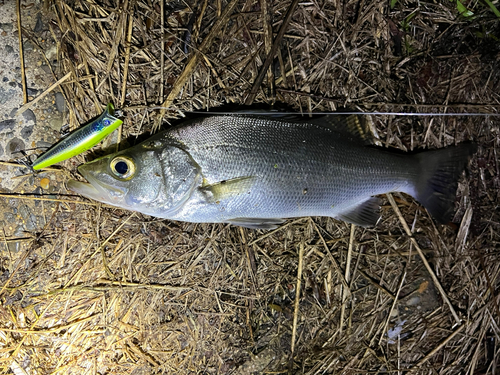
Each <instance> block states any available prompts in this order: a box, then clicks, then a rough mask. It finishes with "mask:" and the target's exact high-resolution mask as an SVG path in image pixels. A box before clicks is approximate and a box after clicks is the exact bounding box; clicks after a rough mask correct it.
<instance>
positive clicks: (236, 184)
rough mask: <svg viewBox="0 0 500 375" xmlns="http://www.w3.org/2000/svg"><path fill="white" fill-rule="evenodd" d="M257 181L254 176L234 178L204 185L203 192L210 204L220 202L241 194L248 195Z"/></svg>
mask: <svg viewBox="0 0 500 375" xmlns="http://www.w3.org/2000/svg"><path fill="white" fill-rule="evenodd" d="M255 181H256V177H254V176H245V177H238V178H233V179H230V180H224V181H219V182H216V183H214V184H205V183H204V184H203V186H202V187H201V188H200V190H201V192H202V193H203V194H204V195H205V196H206V198H207V201H209V202H219V201H222V200H224V199H227V198H231V197H235V196H237V195H241V194H248V193H249V192H250V190H251V189H252V186H253V185H254V183H255Z"/></svg>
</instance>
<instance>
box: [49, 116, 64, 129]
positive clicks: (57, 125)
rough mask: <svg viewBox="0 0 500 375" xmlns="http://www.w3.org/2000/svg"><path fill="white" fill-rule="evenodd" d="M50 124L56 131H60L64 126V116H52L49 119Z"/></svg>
mask: <svg viewBox="0 0 500 375" xmlns="http://www.w3.org/2000/svg"><path fill="white" fill-rule="evenodd" d="M49 125H50V127H51V128H52V129H53V130H55V131H56V132H58V131H60V130H61V128H62V126H63V118H62V116H56V117H52V118H51V119H50V120H49Z"/></svg>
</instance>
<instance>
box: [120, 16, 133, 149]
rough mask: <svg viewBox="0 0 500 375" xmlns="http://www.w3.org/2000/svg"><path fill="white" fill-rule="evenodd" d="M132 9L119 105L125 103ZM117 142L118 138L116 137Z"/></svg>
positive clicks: (130, 18)
mask: <svg viewBox="0 0 500 375" xmlns="http://www.w3.org/2000/svg"><path fill="white" fill-rule="evenodd" d="M131 8H132V11H131V13H130V14H129V15H128V32H127V47H126V48H125V66H124V67H123V82H122V95H121V98H120V107H123V104H124V103H125V92H126V90H127V77H128V65H129V63H130V48H131V46H132V29H133V28H132V27H133V24H134V7H131ZM118 143H120V140H119V139H118Z"/></svg>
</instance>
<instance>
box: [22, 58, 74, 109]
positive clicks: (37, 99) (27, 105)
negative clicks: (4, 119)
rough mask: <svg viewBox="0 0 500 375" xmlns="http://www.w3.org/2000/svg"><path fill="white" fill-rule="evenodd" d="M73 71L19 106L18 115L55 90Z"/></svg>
mask: <svg viewBox="0 0 500 375" xmlns="http://www.w3.org/2000/svg"><path fill="white" fill-rule="evenodd" d="M82 67H83V64H80V65H78V69H80V68H82ZM71 74H72V72H69V73H66V74H65V75H64V77H62V78H60V79H59V80H58V81H57V82H56V83H54V84H53V85H52V86H50V87H49V88H48V89H47V90H45V91H44V92H42V93H41V94H40V95H38V96H37V97H36V98H35V99H33V100H32V101H31V102H29V103H26V104H24V105H23V106H22V107H21V108H19V109H18V110H17V112H16V116H19V115H20V114H21V113H23V112H24V111H26V110H27V109H30V108H31V107H32V106H33V105H35V104H36V103H38V102H39V101H40V100H42V99H43V98H44V97H45V96H46V95H47V94H48V93H50V92H51V91H52V90H54V89H55V88H56V87H57V86H59V85H60V84H61V83H63V82H64V81H66V80H67V79H68V78H69V77H71Z"/></svg>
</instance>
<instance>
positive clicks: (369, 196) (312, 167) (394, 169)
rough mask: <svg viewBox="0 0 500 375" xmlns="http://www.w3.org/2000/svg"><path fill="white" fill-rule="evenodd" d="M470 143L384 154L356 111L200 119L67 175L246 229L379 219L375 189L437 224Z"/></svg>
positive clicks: (80, 186)
mask: <svg viewBox="0 0 500 375" xmlns="http://www.w3.org/2000/svg"><path fill="white" fill-rule="evenodd" d="M475 149H476V146H475V144H473V143H463V144H460V145H458V146H454V147H448V148H445V149H440V150H434V151H424V152H420V153H416V154H404V153H401V152H390V151H389V150H387V149H384V148H380V147H375V146H373V137H372V133H370V132H369V131H368V130H367V129H366V126H365V125H364V123H363V122H362V121H360V120H359V118H358V117H357V116H349V117H345V116H325V117H323V118H318V119H314V120H307V121H290V120H286V119H277V118H273V117H259V116H252V115H241V114H240V115H222V116H209V117H206V118H203V119H198V120H192V121H189V122H186V123H184V124H182V125H180V126H178V127H175V128H172V129H170V130H167V131H165V132H162V133H159V134H157V135H155V136H153V137H152V138H150V139H149V140H146V141H145V142H143V143H141V144H139V145H137V146H135V147H132V148H129V149H127V150H124V151H120V152H117V153H115V154H112V155H108V156H105V157H102V158H100V159H97V160H95V161H92V162H89V163H86V164H83V165H81V166H80V167H79V168H78V170H79V172H80V173H81V174H82V175H83V176H84V177H85V178H86V179H87V181H88V182H89V183H83V182H78V181H74V180H71V181H69V183H68V188H69V189H71V190H73V191H75V192H77V193H79V194H81V195H83V196H86V197H88V198H91V199H95V200H97V201H100V202H104V203H107V204H110V205H113V206H117V207H121V208H126V209H129V210H133V211H139V212H142V213H144V214H148V215H152V216H156V217H160V218H167V219H172V220H181V221H188V222H198V223H221V222H223V223H232V224H234V225H239V226H243V227H248V228H254V229H257V228H258V229H271V228H275V227H277V226H278V225H279V224H280V223H282V222H283V221H284V219H285V218H292V217H301V216H329V217H333V218H337V219H341V220H344V221H347V222H350V223H354V224H358V225H361V226H373V225H375V224H376V223H377V221H378V219H379V199H378V198H376V197H374V196H376V195H378V194H384V193H388V192H403V193H406V194H409V195H411V196H413V197H414V198H416V199H417V200H418V201H419V202H420V203H421V204H422V205H424V206H425V207H426V208H427V210H429V212H430V213H431V214H432V215H433V216H434V217H435V218H436V219H437V220H438V221H440V222H443V223H446V222H448V221H449V220H450V218H451V215H452V214H453V212H454V202H455V194H456V190H457V184H458V182H457V180H458V178H459V177H460V175H461V174H462V171H463V170H464V168H465V167H466V165H467V162H468V159H469V156H470V155H471V154H472V153H473V152H475Z"/></svg>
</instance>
